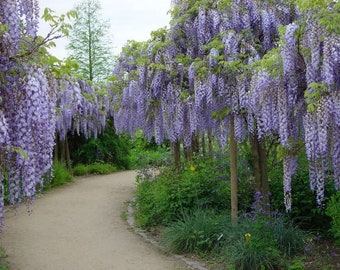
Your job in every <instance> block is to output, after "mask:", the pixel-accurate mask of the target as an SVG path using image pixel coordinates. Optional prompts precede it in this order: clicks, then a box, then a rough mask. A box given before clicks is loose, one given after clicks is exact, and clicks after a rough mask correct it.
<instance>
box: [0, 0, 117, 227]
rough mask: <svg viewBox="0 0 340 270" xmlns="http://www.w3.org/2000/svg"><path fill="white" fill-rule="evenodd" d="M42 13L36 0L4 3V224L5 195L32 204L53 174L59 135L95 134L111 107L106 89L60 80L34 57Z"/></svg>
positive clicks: (0, 8) (0, 151) (0, 98)
mask: <svg viewBox="0 0 340 270" xmlns="http://www.w3.org/2000/svg"><path fill="white" fill-rule="evenodd" d="M38 13H39V7H38V4H37V1H36V0H4V1H1V2H0V26H1V27H0V31H1V32H0V221H1V222H2V221H3V210H4V196H5V193H7V196H8V199H9V202H10V203H12V204H14V203H17V202H22V201H28V202H29V201H30V200H31V198H32V197H33V196H34V194H35V193H36V191H37V190H38V189H40V188H41V187H42V186H43V180H44V178H45V177H46V176H50V175H51V173H53V172H52V170H51V168H52V160H53V149H54V146H55V134H56V133H59V134H60V136H59V137H60V139H64V138H65V136H66V134H67V132H77V133H82V134H84V135H85V137H89V136H95V137H96V136H97V135H98V134H99V133H101V132H102V130H103V129H104V127H105V122H106V116H107V114H108V111H109V106H110V104H109V100H108V98H107V95H106V92H105V91H104V90H102V89H100V88H95V87H93V86H92V85H91V84H89V83H87V82H85V81H84V80H80V79H72V78H60V77H58V78H56V76H54V75H53V74H52V72H51V71H50V70H49V69H48V67H46V66H44V65H43V64H42V63H40V62H42V61H40V62H39V57H38V55H34V52H35V51H36V50H35V49H36V46H37V44H36V43H35V42H36V37H37V36H36V35H37V30H38ZM33 48H34V49H33ZM25 50H26V52H27V53H25ZM32 56H34V57H32Z"/></svg>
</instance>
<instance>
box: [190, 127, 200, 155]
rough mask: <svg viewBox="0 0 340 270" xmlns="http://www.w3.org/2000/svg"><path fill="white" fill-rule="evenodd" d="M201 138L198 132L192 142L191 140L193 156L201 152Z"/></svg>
mask: <svg viewBox="0 0 340 270" xmlns="http://www.w3.org/2000/svg"><path fill="white" fill-rule="evenodd" d="M199 137H200V134H199V132H198V131H197V132H196V133H195V134H193V135H192V140H191V148H192V155H195V154H198V153H199V150H200V140H199Z"/></svg>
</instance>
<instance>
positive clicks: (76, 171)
mask: <svg viewBox="0 0 340 270" xmlns="http://www.w3.org/2000/svg"><path fill="white" fill-rule="evenodd" d="M72 171H73V175H75V176H81V175H88V174H100V175H101V174H110V173H113V172H116V171H117V168H116V167H114V166H112V165H111V164H102V163H94V164H90V165H83V164H79V165H77V166H75V167H74V168H73V170H72Z"/></svg>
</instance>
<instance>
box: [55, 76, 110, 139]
mask: <svg viewBox="0 0 340 270" xmlns="http://www.w3.org/2000/svg"><path fill="white" fill-rule="evenodd" d="M56 106H57V107H56V108H57V116H56V132H57V133H58V135H59V139H60V140H65V139H66V135H67V133H68V132H72V133H76V134H78V135H79V134H83V135H84V136H85V138H90V137H94V138H97V136H98V134H101V133H102V132H103V130H104V128H105V125H106V117H107V115H108V112H109V108H110V104H109V100H108V96H107V95H106V92H105V91H104V92H101V91H100V88H98V89H96V90H95V89H94V87H93V86H91V85H90V84H88V83H87V82H86V81H84V80H81V79H78V80H75V79H72V78H61V79H58V80H57V104H56Z"/></svg>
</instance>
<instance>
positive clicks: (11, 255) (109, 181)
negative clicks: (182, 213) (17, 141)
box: [0, 171, 191, 270]
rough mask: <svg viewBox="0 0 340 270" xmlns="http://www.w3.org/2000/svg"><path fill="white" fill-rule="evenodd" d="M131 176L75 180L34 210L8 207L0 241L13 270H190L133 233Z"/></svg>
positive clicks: (50, 193) (44, 198)
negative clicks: (127, 212) (129, 203)
mask: <svg viewBox="0 0 340 270" xmlns="http://www.w3.org/2000/svg"><path fill="white" fill-rule="evenodd" d="M135 176H136V173H135V172H133V171H129V172H119V173H115V174H112V175H108V176H91V177H82V178H77V179H76V180H75V182H74V183H72V184H69V185H66V186H63V187H61V188H57V189H53V190H51V191H48V192H44V193H43V194H42V195H40V197H39V198H37V199H36V200H35V202H34V203H33V204H32V205H31V206H30V208H29V211H27V208H26V207H25V206H21V207H19V208H18V209H13V207H11V208H7V209H6V213H5V222H6V227H5V228H4V230H3V232H2V235H1V236H0V245H1V246H3V247H4V248H5V252H6V253H7V255H8V258H7V260H8V262H9V264H10V269H11V270H104V269H105V270H137V269H138V270H167V269H168V270H176V269H177V270H180V269H181V270H184V269H191V268H189V267H188V266H187V265H186V264H184V263H183V262H181V261H180V260H178V259H176V258H175V257H172V256H167V255H166V254H164V252H161V251H160V250H159V249H158V248H156V247H155V246H154V245H152V244H150V243H148V242H146V241H145V240H144V239H143V238H142V237H140V236H139V235H138V234H135V233H134V232H133V231H132V230H131V229H130V227H129V226H128V224H127V222H126V221H125V220H124V219H123V218H122V213H124V211H125V210H126V208H127V205H126V202H127V201H129V200H131V199H132V197H133V190H134V188H135Z"/></svg>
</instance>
